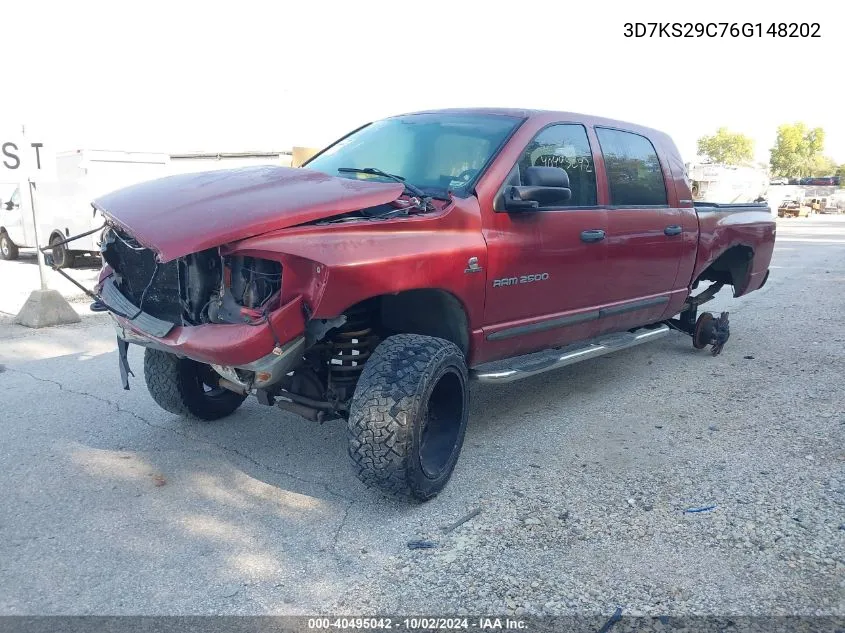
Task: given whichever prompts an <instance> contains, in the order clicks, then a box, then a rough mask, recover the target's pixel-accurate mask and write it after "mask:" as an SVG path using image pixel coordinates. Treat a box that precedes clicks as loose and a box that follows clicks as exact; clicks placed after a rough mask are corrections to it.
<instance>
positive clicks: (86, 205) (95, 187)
mask: <svg viewBox="0 0 845 633" xmlns="http://www.w3.org/2000/svg"><path fill="white" fill-rule="evenodd" d="M290 164H291V153H290V152H202V153H191V154H165V153H153V152H124V151H105V150H91V149H87V150H76V151H71V152H60V153H58V154H57V155H56V179H55V180H54V181H50V182H47V181H45V182H41V183H38V184H37V185H35V186H34V191H33V196H34V199H35V205H36V211H37V217H38V237H39V239H40V241H41V244H42V245H45V246H46V245H50V244H56V246H55V247H54V248H53V251H52V255H53V262H54V263H55V264H56V265H57V266H59V267H61V268H67V267H71V266H73V264H74V263H75V261H76V259H77V258H78V257H79V256H81V255H86V254H92V255H96V256H99V252H100V249H99V239H100V234H99V232H95V233H93V234H91V235H87V236H85V237H81V238H79V239H76V240H73V241H72V242H68V243H67V244H65V245H61V244H60V242H62V241H64V240H65V239H67V238H68V237H71V236H73V235H79V234H81V233H86V232H88V231H92V230H94V229H96V228H98V227H99V226H101V225H102V224H103V219H102V218H101V217H99V214H95V213H94V210H93V208H92V207H91V201H92V200H94V199H95V198H98V197H100V196H102V195H104V194H106V193H109V192H111V191H114V190H116V189H120V188H122V187H126V186H128V185H132V184H135V183H139V182H143V181H146V180H153V179H155V178H161V177H163V176H168V175H171V174H178V173H186V172H197V171H213V170H217V169H228V168H237V167H246V166H252V165H290ZM35 247H36V244H35V231H34V230H33V224H32V209H31V206H30V199H29V194H28V192H27V183H23V184H21V185H20V186H18V185H12V186H8V185H6V186H4V185H2V184H0V258H2V259H16V258H17V256H18V249H20V248H35Z"/></svg>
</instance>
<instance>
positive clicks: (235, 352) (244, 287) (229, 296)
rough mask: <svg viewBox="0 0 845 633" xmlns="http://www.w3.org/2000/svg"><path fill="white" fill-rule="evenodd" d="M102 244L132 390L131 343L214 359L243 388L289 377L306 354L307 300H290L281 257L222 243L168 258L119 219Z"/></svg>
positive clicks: (102, 295)
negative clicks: (223, 248)
mask: <svg viewBox="0 0 845 633" xmlns="http://www.w3.org/2000/svg"><path fill="white" fill-rule="evenodd" d="M101 251H102V256H103V260H104V262H105V264H106V266H105V267H104V269H103V271H104V272H103V274H101V280H100V283H99V285H98V291H99V301H100V302H101V303H102V305H103V307H105V308H106V309H107V310H108V311H109V312H110V313H111V314H112V316H113V317H114V319H115V323H116V326H117V331H118V340H119V351H120V356H121V361H120V365H121V376H122V378H123V386H124V389H128V376H129V375H130V374H131V371H130V370H129V367H128V363H127V362H126V345H127V344H128V343H135V344H138V345H141V346H145V347H152V348H155V349H159V350H162V351H166V352H168V353H173V354H176V355H177V356H183V357H187V358H191V359H193V360H196V361H198V362H201V363H204V364H207V365H209V366H210V367H212V368H213V369H214V370H215V371H216V372H217V374H218V375H219V376H220V379H221V380H220V382H221V385H220V386H222V387H225V388H227V389H230V390H232V391H237V392H239V393H242V394H246V393H249V392H251V391H252V390H254V389H266V388H269V387H271V386H273V385H275V384H277V383H279V382H281V381H282V380H283V379H284V377H285V375H286V374H287V373H288V372H289V371H290V370H291V368H292V367H293V366H294V365H295V364H296V362H297V361H298V360H299V359H300V358H301V355H302V351H303V348H304V336H303V335H302V332H303V330H304V322H303V316H302V310H301V305H299V302H295V301H291V302H290V303H289V304H288V305H283V304H282V277H283V273H282V264H281V263H280V262H277V261H272V260H268V259H261V258H257V257H249V256H240V255H221V253H220V251H219V249H218V248H211V249H206V250H203V251H200V252H198V253H192V254H189V255H185V256H183V257H179V258H176V259H173V260H171V261H168V262H161V261H160V260H159V258H158V256H157V254H156V253H155V251H153V250H152V249H149V248H146V247H145V246H143V245H142V244H140V243H139V242H138V241H137V240H136V239H134V238H133V237H132V236H131V235H129V234H128V233H127V232H125V231H123V230H121V229H119V228H117V227H114V226H110V227H108V228H107V229H106V231H105V232H104V233H103V238H102V243H101ZM293 303H297V305H296V306H293V305H291V304H293ZM280 315H281V317H282V318H281V320H282V321H284V323H283V324H281V326H280V327H279V329H278V330H277V329H276V327H277V326H276V325H275V324H276V323H279V321H280ZM297 317H298V318H297ZM221 326H222V328H221ZM210 328H213V330H212V331H210ZM297 330H298V331H297ZM292 333H293V334H299V336H293V337H291V336H290V334H292ZM268 335H269V336H268ZM262 352H263V353H262ZM256 355H257V357H255V356H256ZM251 356H252V357H255V358H251Z"/></svg>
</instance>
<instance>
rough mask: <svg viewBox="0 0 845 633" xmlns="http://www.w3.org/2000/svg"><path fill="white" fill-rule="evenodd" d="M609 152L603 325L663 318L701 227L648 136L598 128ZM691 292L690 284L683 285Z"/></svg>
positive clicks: (624, 325)
mask: <svg viewBox="0 0 845 633" xmlns="http://www.w3.org/2000/svg"><path fill="white" fill-rule="evenodd" d="M595 132H596V136H597V138H598V141H599V146H600V147H601V152H602V155H603V158H604V161H603V162H604V168H605V170H606V175H607V183H608V194H609V201H608V202H609V204H608V208H607V209H608V211H607V224H608V231H607V239H606V247H607V258H608V263H607V271H608V275H609V276H608V283H607V285H606V291H605V294H604V301H605V306H604V307H603V309H602V312H601V314H602V318H601V319H600V331H601V332H609V331H616V330H624V329H628V328H630V327H635V326H638V325H644V324H648V323H651V322H654V321H658V320H659V319H660V317H661V316H662V315H663V313H664V311H665V310H666V308H667V306H668V304H669V303H670V299H671V297H672V295H673V292H677V291H678V290H677V289H675V288H674V285H675V283H676V278H677V272H678V266H679V264H680V262H681V260H682V259H683V258H684V256H685V255H686V254H689V253H690V252H694V250H695V248H696V244H695V229H696V228H697V227H693V226H685V225H687V224H689V222H687V220H686V219H685V218H684V216H682V212H681V209H679V208H678V201H677V197H676V194H675V189H674V187H667V185H666V183H667V182H669V183H671V182H672V176H671V173H670V169H669V166H668V165H667V164H666V161H665V160H661V158H660V156H659V155H658V152H657V150H656V149H655V147H654V144H653V143H652V142H651V141H650V140H649V139H648V138H646V137H645V136H642V135H640V134H636V133H634V132H630V131H626V130H620V129H615V128H609V127H599V126H596V128H595ZM681 292H685V289H683V290H681Z"/></svg>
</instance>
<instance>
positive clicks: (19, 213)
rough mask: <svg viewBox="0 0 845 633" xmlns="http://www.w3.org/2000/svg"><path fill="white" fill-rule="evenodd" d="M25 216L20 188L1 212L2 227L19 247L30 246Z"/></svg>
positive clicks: (16, 189) (4, 202)
mask: <svg viewBox="0 0 845 633" xmlns="http://www.w3.org/2000/svg"><path fill="white" fill-rule="evenodd" d="M24 216H25V213H24V207H23V206H21V190H20V187H17V188H15V190H14V192H13V193H12V195H11V197H10V198H9V200H4V201H3V209H2V210H1V211H0V225H2V226H3V228H4V229H6V233H7V234H8V235H9V239H10V240H12V242H13V243H14V244H15V245H17V246H30V244H27V240H26V229H25V222H24ZM30 224H31V221H30Z"/></svg>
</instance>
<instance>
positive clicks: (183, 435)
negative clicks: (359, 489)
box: [5, 365, 354, 521]
mask: <svg viewBox="0 0 845 633" xmlns="http://www.w3.org/2000/svg"><path fill="white" fill-rule="evenodd" d="M5 370H6V371H8V372H12V373H17V374H23V375H24V376H28V377H29V378H32V379H33V380H35V381H38V382H44V383H48V384H52V385H55V386H56V387H58V388H59V390H60V391H64V392H66V393H73V394H76V395H78V396H83V397H87V398H91V399H92V400H96V401H97V402H102V403H103V404H108V405H111V406H113V407H114V408H115V409H116V410H117V411H118V412H119V413H126V414H127V415H130V416H132V417H133V418H135V419H136V420H140V421H141V422H143V423H144V424H146V425H147V426H149V427H151V428H154V429H158V430H161V431H167V432H169V433H173V434H174V435H177V436H179V437H181V438H183V439H185V440H188V441H191V442H197V443H199V444H205V445H207V446H212V447H214V448H217V449H219V450H221V451H223V452H226V453H232V454H233V455H237V456H238V457H240V458H241V459H243V460H244V461H247V462H249V463H250V464H253V465H254V466H257V467H259V468H262V469H264V470H266V471H268V472H271V473H273V474H276V475H281V476H283V477H288V478H290V479H293V480H294V481H298V482H300V483H305V484H309V485H312V486H320V487H322V488H323V489H324V490H325V491H326V492H327V493H328V494H330V495H332V496H334V497H337V498H339V499H343V500H344V501H347V502H348V503H349V505H350V506H351V504H352V503H353V502H354V499H352V498H350V497H347V496H346V495H344V494H341V493H339V492H337V491H335V490H333V489H332V488H331V486H330V485H329V484H328V483H326V482H324V481H319V480H312V479H307V478H305V477H300V476H299V475H294V474H293V473H289V472H286V471H284V470H279V469H277V468H273V467H272V466H269V465H267V464H265V463H263V462H260V461H258V460H257V459H255V458H254V457H251V456H250V455H247V454H246V453H243V452H241V451H239V450H238V449H236V448H232V447H230V446H226V445H225V444H219V443H217V442H214V441H212V440H207V439H204V438H201V437H197V436H195V435H191V434H189V433H185V432H184V431H180V430H178V429H175V428H173V427H169V426H163V425H161V424H156V423H155V422H151V421H150V420H148V419H147V418H145V417H144V416H142V415H139V414H137V413H135V412H134V411H130V410H129V409H124V408H123V407H121V406H120V405H119V404H118V403H117V402H115V401H114V400H109V399H108V398H103V397H100V396H97V395H95V394H93V393H88V392H87V391H79V390H76V389H71V388H70V387H65V386H64V385H63V384H62V383H60V382H59V381H58V380H52V379H50V378H43V377H41V376H36V375H35V374H32V373H30V372H28V371H25V370H23V369H16V368H13V367H9V366H8V365H7V366H5ZM348 513H349V506H347V508H346V512H345V513H344V518H343V520H344V521H346V515H347V514H348Z"/></svg>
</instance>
